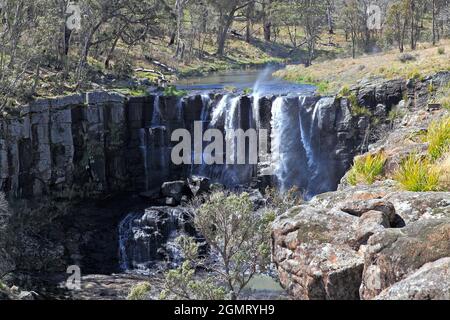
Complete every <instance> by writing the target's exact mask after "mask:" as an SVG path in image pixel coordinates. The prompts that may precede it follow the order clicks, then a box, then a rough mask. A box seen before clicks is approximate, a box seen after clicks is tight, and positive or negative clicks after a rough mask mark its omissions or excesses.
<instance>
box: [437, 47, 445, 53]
mask: <svg viewBox="0 0 450 320" xmlns="http://www.w3.org/2000/svg"><path fill="white" fill-rule="evenodd" d="M438 54H440V55H443V54H445V48H444V47H440V48H438Z"/></svg>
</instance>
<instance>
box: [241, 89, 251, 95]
mask: <svg viewBox="0 0 450 320" xmlns="http://www.w3.org/2000/svg"><path fill="white" fill-rule="evenodd" d="M252 92H253V89H252V88H245V89H244V91H243V93H244V94H245V95H250V94H252Z"/></svg>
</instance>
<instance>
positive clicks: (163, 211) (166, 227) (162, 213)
mask: <svg viewBox="0 0 450 320" xmlns="http://www.w3.org/2000/svg"><path fill="white" fill-rule="evenodd" d="M187 216H189V213H188V211H187V209H183V208H166V207H150V208H148V209H146V210H145V211H144V212H131V213H129V214H127V215H126V216H125V217H124V218H123V220H122V221H121V222H120V224H119V230H118V231H119V263H120V264H119V265H120V269H121V270H122V271H129V270H135V271H137V272H141V273H145V272H148V271H149V270H150V269H152V268H154V267H155V266H156V265H157V264H161V263H162V264H163V266H164V267H167V266H168V267H169V268H176V267H178V266H179V265H180V264H181V263H182V260H183V259H182V255H181V251H180V249H179V248H178V246H177V245H176V239H177V238H178V237H179V236H180V235H183V234H185V235H188V236H194V237H198V235H197V234H196V233H192V232H187V231H186V230H193V228H192V227H191V226H188V222H187V220H188V219H187V218H186V217H187Z"/></svg>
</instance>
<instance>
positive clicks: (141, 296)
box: [127, 282, 152, 300]
mask: <svg viewBox="0 0 450 320" xmlns="http://www.w3.org/2000/svg"><path fill="white" fill-rule="evenodd" d="M151 289H152V286H151V285H150V283H148V282H141V283H138V284H137V285H135V286H133V287H132V288H131V290H130V293H129V294H128V297H127V300H148V299H149V294H150V291H151Z"/></svg>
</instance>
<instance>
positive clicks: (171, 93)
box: [163, 86, 187, 98]
mask: <svg viewBox="0 0 450 320" xmlns="http://www.w3.org/2000/svg"><path fill="white" fill-rule="evenodd" d="M163 94H164V96H166V97H179V98H181V97H184V96H185V95H187V91H185V90H178V89H177V87H175V86H168V87H166V88H165V89H164V93H163Z"/></svg>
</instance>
